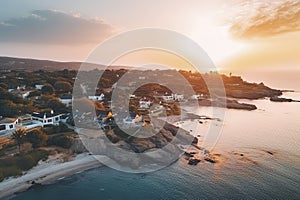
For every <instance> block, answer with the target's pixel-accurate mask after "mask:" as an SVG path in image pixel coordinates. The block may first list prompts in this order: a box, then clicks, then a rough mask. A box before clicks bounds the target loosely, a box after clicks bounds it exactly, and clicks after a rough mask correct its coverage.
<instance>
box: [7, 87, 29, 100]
mask: <svg viewBox="0 0 300 200" xmlns="http://www.w3.org/2000/svg"><path fill="white" fill-rule="evenodd" d="M30 92H31V91H29V90H20V89H16V90H12V91H11V93H12V94H14V95H17V96H19V97H22V98H23V99H25V98H27V97H28V96H29V94H30Z"/></svg>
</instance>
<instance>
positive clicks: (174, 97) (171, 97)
mask: <svg viewBox="0 0 300 200" xmlns="http://www.w3.org/2000/svg"><path fill="white" fill-rule="evenodd" d="M162 98H163V100H165V101H183V100H184V96H183V94H171V95H164V96H162Z"/></svg>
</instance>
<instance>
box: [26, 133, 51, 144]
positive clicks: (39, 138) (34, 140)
mask: <svg viewBox="0 0 300 200" xmlns="http://www.w3.org/2000/svg"><path fill="white" fill-rule="evenodd" d="M26 140H27V141H28V142H30V143H31V144H32V147H33V148H38V147H42V146H45V145H46V144H47V141H48V136H47V134H45V133H44V132H43V131H42V130H40V129H33V130H31V131H29V132H28V133H27V134H26Z"/></svg>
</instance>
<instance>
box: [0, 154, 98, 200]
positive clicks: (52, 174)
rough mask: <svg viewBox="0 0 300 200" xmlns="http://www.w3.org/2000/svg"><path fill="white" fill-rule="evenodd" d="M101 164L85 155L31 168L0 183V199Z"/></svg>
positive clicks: (92, 157)
mask: <svg viewBox="0 0 300 200" xmlns="http://www.w3.org/2000/svg"><path fill="white" fill-rule="evenodd" d="M101 165H102V164H101V163H100V162H99V161H98V160H96V159H95V158H94V156H92V155H88V154H87V153H83V154H79V155H78V156H76V157H75V159H74V160H72V161H69V162H64V163H55V162H49V163H47V162H44V163H41V164H40V165H38V166H36V167H34V168H32V169H31V170H29V171H28V172H27V173H26V174H24V175H23V176H20V177H16V178H9V179H7V180H4V181H2V182H1V183H0V199H2V198H8V197H11V196H13V195H14V194H15V193H18V192H22V191H25V190H27V189H28V188H30V187H31V186H33V181H34V183H35V184H43V185H45V184H51V183H53V182H55V181H56V180H57V179H60V178H63V177H66V176H71V175H73V174H74V173H76V172H80V171H82V170H88V169H92V168H96V167H100V166H101Z"/></svg>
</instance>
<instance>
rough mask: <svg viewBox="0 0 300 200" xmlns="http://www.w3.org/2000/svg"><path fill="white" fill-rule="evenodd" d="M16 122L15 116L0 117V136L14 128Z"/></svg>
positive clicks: (12, 130)
mask: <svg viewBox="0 0 300 200" xmlns="http://www.w3.org/2000/svg"><path fill="white" fill-rule="evenodd" d="M17 124H18V119H17V118H2V117H0V136H1V135H2V136H3V135H6V134H10V133H12V132H14V131H15V130H16V125H17Z"/></svg>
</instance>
